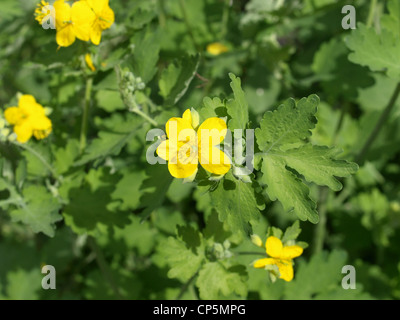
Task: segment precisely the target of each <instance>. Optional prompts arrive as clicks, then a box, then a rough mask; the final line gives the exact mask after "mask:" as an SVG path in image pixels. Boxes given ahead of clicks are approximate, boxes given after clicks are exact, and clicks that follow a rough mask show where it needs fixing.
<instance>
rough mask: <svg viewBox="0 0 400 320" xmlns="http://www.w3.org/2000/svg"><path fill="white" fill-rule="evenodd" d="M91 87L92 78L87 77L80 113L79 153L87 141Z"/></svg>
mask: <svg viewBox="0 0 400 320" xmlns="http://www.w3.org/2000/svg"><path fill="white" fill-rule="evenodd" d="M92 87H93V78H92V77H89V78H87V80H86V90H85V105H84V107H83V115H82V126H81V136H80V147H79V150H80V153H83V151H84V150H85V148H86V143H87V137H86V135H87V129H88V120H89V109H90V102H91V95H92Z"/></svg>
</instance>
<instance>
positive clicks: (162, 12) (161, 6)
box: [158, 0, 167, 28]
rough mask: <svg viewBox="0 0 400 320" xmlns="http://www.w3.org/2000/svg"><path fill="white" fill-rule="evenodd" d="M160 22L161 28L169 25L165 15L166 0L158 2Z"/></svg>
mask: <svg viewBox="0 0 400 320" xmlns="http://www.w3.org/2000/svg"><path fill="white" fill-rule="evenodd" d="M158 7H159V8H158V22H159V24H160V27H161V28H164V27H165V25H166V24H167V18H166V14H165V3H164V0H158Z"/></svg>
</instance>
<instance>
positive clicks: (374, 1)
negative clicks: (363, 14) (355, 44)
mask: <svg viewBox="0 0 400 320" xmlns="http://www.w3.org/2000/svg"><path fill="white" fill-rule="evenodd" d="M377 2H378V0H371V3H370V5H369V13H368V19H367V27H368V28H369V27H371V26H372V23H373V22H374V18H375V11H376V4H377Z"/></svg>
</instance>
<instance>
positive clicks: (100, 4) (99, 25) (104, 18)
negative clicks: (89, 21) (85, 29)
mask: <svg viewBox="0 0 400 320" xmlns="http://www.w3.org/2000/svg"><path fill="white" fill-rule="evenodd" d="M86 1H87V3H88V4H89V7H90V8H91V9H92V10H93V12H94V14H95V15H96V18H95V20H94V22H93V25H92V28H91V30H90V40H91V41H92V42H93V44H95V45H99V44H100V41H101V33H102V32H103V30H106V29H109V28H110V27H111V25H112V24H113V23H114V21H115V16H114V11H113V10H112V9H111V8H110V6H109V0H86Z"/></svg>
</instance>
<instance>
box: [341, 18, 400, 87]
mask: <svg viewBox="0 0 400 320" xmlns="http://www.w3.org/2000/svg"><path fill="white" fill-rule="evenodd" d="M347 46H348V47H349V48H350V49H351V50H352V51H353V53H351V54H350V55H349V60H350V61H352V62H354V63H357V64H360V65H362V66H367V67H369V68H370V69H371V70H372V71H385V72H386V73H387V75H388V76H389V77H391V78H393V79H396V80H400V62H399V59H398V57H399V56H400V42H399V36H398V35H397V34H393V33H391V32H390V31H388V30H386V29H383V30H381V33H380V34H378V33H377V32H376V30H375V29H373V28H368V27H367V26H365V25H364V24H362V23H359V24H358V27H357V29H356V30H353V31H352V33H351V35H350V36H349V37H348V38H347Z"/></svg>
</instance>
